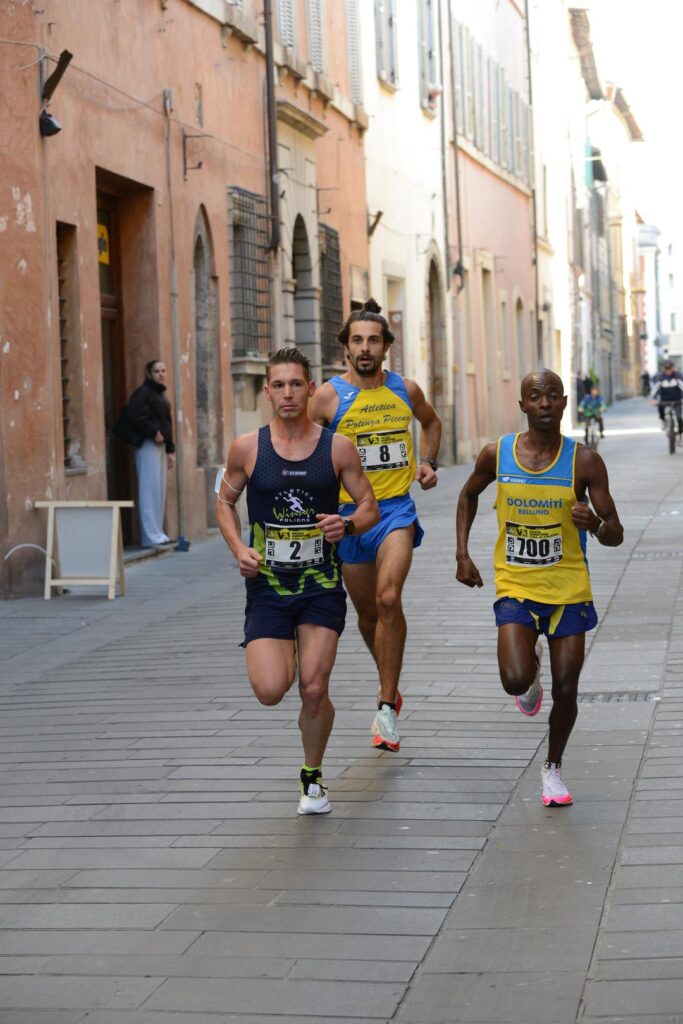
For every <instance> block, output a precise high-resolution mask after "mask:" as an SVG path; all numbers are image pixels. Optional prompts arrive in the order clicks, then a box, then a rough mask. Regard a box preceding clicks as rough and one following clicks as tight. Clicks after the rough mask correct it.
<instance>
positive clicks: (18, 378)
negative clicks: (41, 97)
mask: <svg viewBox="0 0 683 1024" xmlns="http://www.w3.org/2000/svg"><path fill="white" fill-rule="evenodd" d="M11 6H12V8H13V11H12V12H11V16H10V13H8V12H9V6H8V0H2V6H0V29H2V31H0V36H4V37H8V35H9V33H14V34H15V37H16V38H20V39H22V40H33V41H35V42H37V43H39V44H41V45H43V46H44V47H45V48H46V49H47V50H48V52H49V53H50V54H55V55H56V54H58V53H59V52H60V51H61V50H62V49H65V48H66V49H69V50H70V51H71V52H72V53H73V55H74V58H73V62H72V64H71V66H70V67H69V68H68V70H67V72H66V75H65V76H64V78H63V79H62V82H61V83H60V85H59V87H58V89H57V90H56V92H55V95H54V97H53V99H52V102H51V105H50V110H51V112H52V113H53V114H54V115H55V116H56V117H57V118H58V119H59V121H60V122H61V123H62V125H63V130H62V132H61V133H60V134H59V135H57V136H54V137H52V138H48V139H45V140H41V138H40V136H39V134H38V130H37V122H38V112H39V104H38V98H37V94H38V68H37V67H34V68H32V69H29V70H28V71H26V72H24V73H22V74H21V75H13V76H12V77H11V78H10V79H9V81H8V83H7V84H8V87H9V88H8V89H3V93H2V97H1V98H0V115H1V121H2V125H3V129H2V130H3V136H4V138H3V146H2V153H3V156H2V157H1V158H0V181H1V182H2V183H3V187H2V191H1V192H0V196H1V197H2V202H1V203H0V217H1V216H3V215H6V216H7V217H8V220H7V230H6V231H5V232H3V234H2V235H0V239H1V240H2V249H1V251H0V267H1V268H2V271H3V272H2V275H1V279H2V281H3V282H6V288H7V290H8V291H9V290H11V295H10V296H9V297H8V296H7V295H5V296H4V299H5V301H4V302H3V303H2V310H1V311H0V333H1V334H2V337H3V339H4V344H5V345H8V346H9V347H8V348H7V351H6V352H2V344H1V343H0V360H1V362H0V369H1V378H0V379H1V382H2V383H1V387H2V431H1V432H0V437H2V438H3V440H4V476H5V480H6V486H7V491H8V497H7V511H6V516H7V526H6V533H7V536H6V537H3V542H4V543H3V553H4V551H5V550H7V549H8V548H9V547H11V546H12V545H13V544H18V543H25V542H33V543H44V539H45V526H44V520H43V518H42V513H38V512H35V511H28V510H27V503H28V502H31V501H34V500H37V499H41V498H46V497H48V498H49V497H54V498H58V497H59V498H72V499H85V498H90V499H100V498H104V497H106V474H105V447H104V442H105V438H104V421H103V414H102V409H103V379H102V366H101V334H100V295H99V279H98V273H99V271H98V263H97V258H96V253H97V238H96V231H97V218H96V170H97V168H101V169H104V170H106V171H107V172H110V173H112V174H116V175H119V176H121V177H122V178H125V179H127V180H128V181H129V182H134V183H137V184H139V185H140V186H144V188H145V189H147V190H148V191H147V194H146V197H145V194H144V193H139V194H136V195H134V196H132V197H131V198H130V199H129V200H128V203H129V207H130V209H129V212H128V215H127V217H126V228H127V230H128V235H127V237H126V232H125V231H124V237H123V238H122V248H125V259H124V280H123V282H122V284H123V314H124V321H125V329H126V383H127V391H128V392H130V391H131V390H132V389H133V388H134V387H135V386H137V384H138V383H140V381H141V380H142V370H143V364H144V362H145V361H146V360H147V359H150V358H154V357H157V356H158V357H160V358H163V359H165V361H166V363H167V365H168V367H169V371H170V372H169V395H170V398H171V401H172V402H174V401H175V400H176V395H177V391H178V385H179V383H180V384H181V385H182V393H183V413H184V422H185V424H186V425H187V426H186V430H185V436H184V453H185V495H186V503H185V508H186V523H185V532H186V533H187V534H188V535H189V536H191V537H196V536H199V535H201V534H202V533H203V531H204V529H205V524H206V512H205V497H204V474H203V472H202V473H199V472H198V471H197V470H196V469H195V461H196V460H195V439H194V436H193V429H192V428H193V424H194V400H195V398H194V392H195V384H194V364H193V345H194V322H193V310H192V300H193V295H192V273H193V243H194V230H195V222H196V218H197V213H198V210H199V208H200V205H203V207H204V209H205V210H206V214H207V217H208V221H209V226H210V231H211V235H212V239H213V247H214V248H213V257H214V261H215V274H216V277H217V284H218V318H219V323H220V329H219V339H220V349H221V386H222V406H223V415H224V426H223V437H224V444H227V443H228V440H229V439H230V437H231V434H232V392H231V375H230V337H229V322H230V321H229V315H230V294H229V277H228V245H227V239H228V216H227V196H226V189H227V187H228V186H230V185H239V186H241V187H243V188H247V189H250V190H253V191H256V192H259V193H261V194H265V193H266V190H267V185H266V170H265V157H264V112H263V95H264V93H263V78H264V64H263V58H262V56H261V55H260V54H258V52H257V51H255V50H252V51H247V52H246V53H245V51H244V50H243V48H242V46H241V45H240V43H239V42H238V41H237V40H236V39H235V38H232V37H231V38H229V39H227V38H226V40H225V41H223V39H222V35H221V26H220V24H219V23H218V22H216V21H215V20H213V19H211V18H209V17H208V16H206V15H205V14H203V13H201V12H199V11H198V10H197V9H196V8H194V7H192V6H191V5H190V4H188V3H186V2H185V0H170V2H169V4H168V8H167V10H166V11H164V10H162V8H161V5H160V4H158V3H155V4H135V5H129V4H112V3H106V4H104V3H103V4H101V5H98V17H97V19H94V18H93V9H92V4H91V3H90V2H89V0H71V2H70V3H69V5H68V8H67V7H65V5H64V4H61V3H58V2H57V0H46V3H45V4H43V5H41V7H42V13H40V14H39V15H35V16H34V15H33V14H32V13H31V12H29V11H27V9H26V8H23V7H21V8H17V5H16V4H14V5H11ZM6 50H8V48H5V49H4V50H3V65H7V64H9V63H10V61H9V60H8V59H7V57H6V55H5V51H6ZM8 52H9V53H11V55H12V60H14V58H15V57H16V56H17V53H19V55H20V57H21V60H16V61H14V63H17V64H18V63H26V62H27V59H26V54H27V53H29V54H32V53H33V52H34V51H31V50H25V49H22V50H21V51H18V50H15V49H14V48H13V49H12V50H9V51H8ZM53 67H54V65H49V70H52V68H53ZM195 68H201V71H196V70H193V69H195ZM97 79H101V80H104V81H105V82H107V83H110V86H111V87H109V86H107V85H104V84H102V83H101V82H100V81H98V80H97ZM197 81H199V82H201V84H202V88H203V107H204V125H203V128H199V127H198V126H197V122H196V116H195V106H194V97H195V82H197ZM164 88H170V89H171V90H172V95H173V107H174V109H173V113H172V115H171V119H170V123H169V122H168V121H167V119H166V117H165V116H164V113H163V106H162V91H163V89H164ZM141 101H142V102H141ZM183 125H184V126H185V130H186V131H188V132H189V133H191V134H197V133H200V132H205V133H208V134H209V135H210V136H213V137H212V138H204V139H201V140H199V141H198V142H197V143H194V144H193V145H194V146H196V147H197V148H196V149H194V150H193V151H192V153H191V160H190V162H192V163H196V162H197V160H198V159H201V160H202V161H203V166H202V168H201V170H197V171H191V172H189V173H188V175H187V180H186V181H184V180H183V156H182V131H183ZM167 128H168V130H169V131H170V178H171V196H172V198H171V202H169V189H168V183H167V169H166V142H165V133H166V130H167ZM10 142H11V144H9V145H8V143H10ZM43 160H44V163H43ZM43 168H44V172H45V181H46V183H47V187H46V188H45V189H44V187H43V180H42V174H43ZM13 188H16V189H18V190H19V193H20V195H21V196H24V195H29V196H30V197H31V199H32V210H33V218H34V219H35V230H33V231H31V230H28V229H27V225H26V223H24V224H19V223H17V218H16V216H15V213H14V211H13V209H12V207H13V202H14V201H13V199H12V194H13V193H12V192H11V190H12V189H13ZM43 196H44V197H45V202H46V207H45V209H43ZM171 210H172V213H173V221H174V225H173V226H174V234H175V249H176V263H177V280H178V318H179V336H180V352H181V366H182V370H181V381H180V382H179V381H178V380H174V377H173V369H172V367H173V360H172V347H171V278H170V213H171ZM137 213H142V214H143V215H144V220H145V222H146V224H145V227H144V228H143V227H142V226H141V225H140V223H139V221H138V219H137V216H136V214H137ZM57 221H64V222H66V223H68V224H72V225H75V226H76V228H77V239H78V252H79V261H80V267H79V299H80V312H81V326H80V334H81V340H82V343H83V350H82V375H83V403H84V420H85V438H84V441H85V444H84V454H85V457H86V461H87V473H86V474H85V475H79V476H71V475H69V476H67V475H65V472H64V468H63V450H62V448H63V444H62V434H61V411H60V409H61V393H60V372H59V340H58V326H57V323H58V321H57V318H58V308H57V306H58V304H57V298H56V294H57V291H56V283H57V282H56V255H55V224H56V222H57ZM19 265H21V270H18V269H17V267H18V266H19ZM15 392H16V393H18V395H19V397H18V398H17V399H16V400H13V401H10V396H12V395H13V394H14V393H15ZM167 510H168V520H169V521H168V527H169V531H170V532H171V533H177V502H176V488H175V480H174V474H172V475H171V477H170V479H169V497H168V503H167ZM37 559H38V555H37V553H36V552H22V553H18V554H17V555H15V556H13V558H12V562H11V565H10V566H8V565H7V563H3V562H2V561H0V565H2V566H3V567H4V569H5V572H6V576H5V578H4V579H0V592H2V591H3V590H7V589H8V588H9V589H12V590H13V591H21V590H22V589H24V588H25V587H27V586H30V585H31V584H32V583H34V582H35V579H36V577H37V576H39V575H40V573H41V572H42V564H39V559H38V561H37ZM8 569H9V571H10V573H11V579H10V578H9V576H8V575H7V570H8Z"/></svg>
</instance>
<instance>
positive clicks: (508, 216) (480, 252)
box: [451, 151, 534, 451]
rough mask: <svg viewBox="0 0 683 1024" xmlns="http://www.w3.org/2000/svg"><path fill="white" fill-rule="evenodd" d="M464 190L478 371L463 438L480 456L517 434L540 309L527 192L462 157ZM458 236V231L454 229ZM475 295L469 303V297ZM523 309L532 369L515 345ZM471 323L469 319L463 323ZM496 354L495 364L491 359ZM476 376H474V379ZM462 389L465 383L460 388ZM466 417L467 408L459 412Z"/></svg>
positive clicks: (471, 383) (469, 375)
mask: <svg viewBox="0 0 683 1024" xmlns="http://www.w3.org/2000/svg"><path fill="white" fill-rule="evenodd" d="M460 184H461V206H462V230H463V248H464V254H465V258H466V260H467V261H468V263H469V269H468V274H467V283H466V285H465V290H464V291H463V292H462V293H461V296H460V298H459V300H458V302H459V305H460V307H461V309H462V308H464V305H465V303H467V302H469V303H470V304H471V305H470V317H469V319H470V323H471V331H472V341H471V348H472V350H473V361H472V362H473V364H474V365H473V366H472V365H470V367H469V371H470V372H468V368H467V366H465V365H462V364H460V363H459V372H460V373H463V372H464V373H465V376H466V388H467V394H466V407H467V420H466V422H462V423H461V424H460V425H459V427H460V437H462V438H471V439H472V443H473V445H474V448H475V451H476V449H478V446H479V445H480V444H483V443H485V442H486V441H487V440H490V439H492V438H493V437H494V435H496V434H497V433H499V432H500V433H505V432H509V431H513V430H516V429H518V427H519V423H520V413H519V408H518V405H517V401H518V398H519V384H520V378H521V376H522V375H523V373H524V372H526V371H528V369H529V368H531V365H533V354H532V349H531V338H530V326H529V315H530V312H531V311H532V310H533V307H534V274H533V265H532V255H533V253H532V245H531V200H530V197H529V195H528V193H527V192H526V191H525V190H523V189H521V188H518V187H516V186H515V185H513V184H511V183H510V182H508V181H506V180H504V178H503V177H501V176H498V175H496V174H495V173H494V172H493V171H491V170H489V169H488V168H486V167H484V166H482V165H481V164H480V163H479V162H478V161H477V160H476V159H474V158H472V157H470V156H469V155H468V154H467V153H464V152H462V151H461V152H460ZM453 232H454V234H453V235H452V236H451V237H455V225H454V223H453ZM488 261H491V262H490V266H491V267H492V275H493V278H492V280H493V292H494V302H493V307H494V312H495V318H496V319H495V327H496V330H495V340H493V341H490V342H489V345H488V347H487V339H486V337H485V331H484V315H483V296H482V273H481V272H482V264H483V263H486V262H488ZM466 291H469V297H468V295H466V294H465V292H466ZM503 296H505V299H506V304H507V317H508V340H509V353H510V359H509V365H508V367H507V368H506V367H505V366H504V360H503V356H502V325H501V323H500V314H501V300H502V298H503ZM518 298H520V299H521V301H522V304H523V323H524V344H525V346H526V352H525V358H526V366H524V365H523V361H522V360H521V359H520V353H519V350H518V344H517V330H516V320H515V305H516V302H517V299H518ZM463 320H464V321H466V320H467V317H463ZM492 355H493V361H492V359H491V356H492ZM472 369H473V370H474V372H471V371H472ZM460 384H461V386H462V382H460ZM461 413H462V409H461Z"/></svg>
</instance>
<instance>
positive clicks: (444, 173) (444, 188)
mask: <svg viewBox="0 0 683 1024" xmlns="http://www.w3.org/2000/svg"><path fill="white" fill-rule="evenodd" d="M438 12H439V14H438V26H439V66H440V71H441V194H442V199H443V244H444V247H445V250H444V253H445V255H444V262H445V265H446V281H445V284H446V288H445V296H446V301H447V302H448V296H449V294H450V291H451V243H450V239H449V237H448V169H447V165H446V159H447V157H446V151H447V146H448V139H447V138H446V89H445V85H446V74H445V72H446V68H445V64H444V59H443V42H444V40H443V23H442V16H441V4H440V3H439V5H438ZM449 23H450V18H449ZM447 315H448V314H447ZM444 326H445V324H444ZM442 369H443V370H447V369H448V363H447V362H446V366H445V367H442ZM454 391H455V389H454ZM451 447H452V452H453V462H457V454H456V453H457V450H458V421H457V417H456V408H455V393H454V394H453V401H452V405H451Z"/></svg>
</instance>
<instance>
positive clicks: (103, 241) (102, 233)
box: [97, 224, 109, 266]
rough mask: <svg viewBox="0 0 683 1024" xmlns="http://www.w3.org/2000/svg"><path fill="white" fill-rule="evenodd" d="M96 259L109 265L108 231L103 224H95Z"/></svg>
mask: <svg viewBox="0 0 683 1024" xmlns="http://www.w3.org/2000/svg"><path fill="white" fill-rule="evenodd" d="M97 259H98V262H99V263H106V264H107V266H109V232H108V230H107V228H106V225H105V224H98V225H97Z"/></svg>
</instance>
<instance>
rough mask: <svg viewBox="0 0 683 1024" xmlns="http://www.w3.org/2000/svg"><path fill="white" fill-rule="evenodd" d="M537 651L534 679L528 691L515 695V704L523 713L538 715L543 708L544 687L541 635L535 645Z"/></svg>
mask: <svg viewBox="0 0 683 1024" xmlns="http://www.w3.org/2000/svg"><path fill="white" fill-rule="evenodd" d="M535 653H536V675H535V676H534V681H533V683H532V684H531V686H530V687H529V689H528V690H527V691H526V693H522V694H520V695H519V696H517V697H515V704H516V705H517V707H518V708H519V710H520V711H521V712H522V714H523V715H529V716H530V717H532V716H533V715H537V714H538V712H539V711H540V710H541V703H542V702H543V687H542V686H541V658H542V657H543V644H542V643H541V638H540V637H539V638H538V640H537V641H536V647H535Z"/></svg>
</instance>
